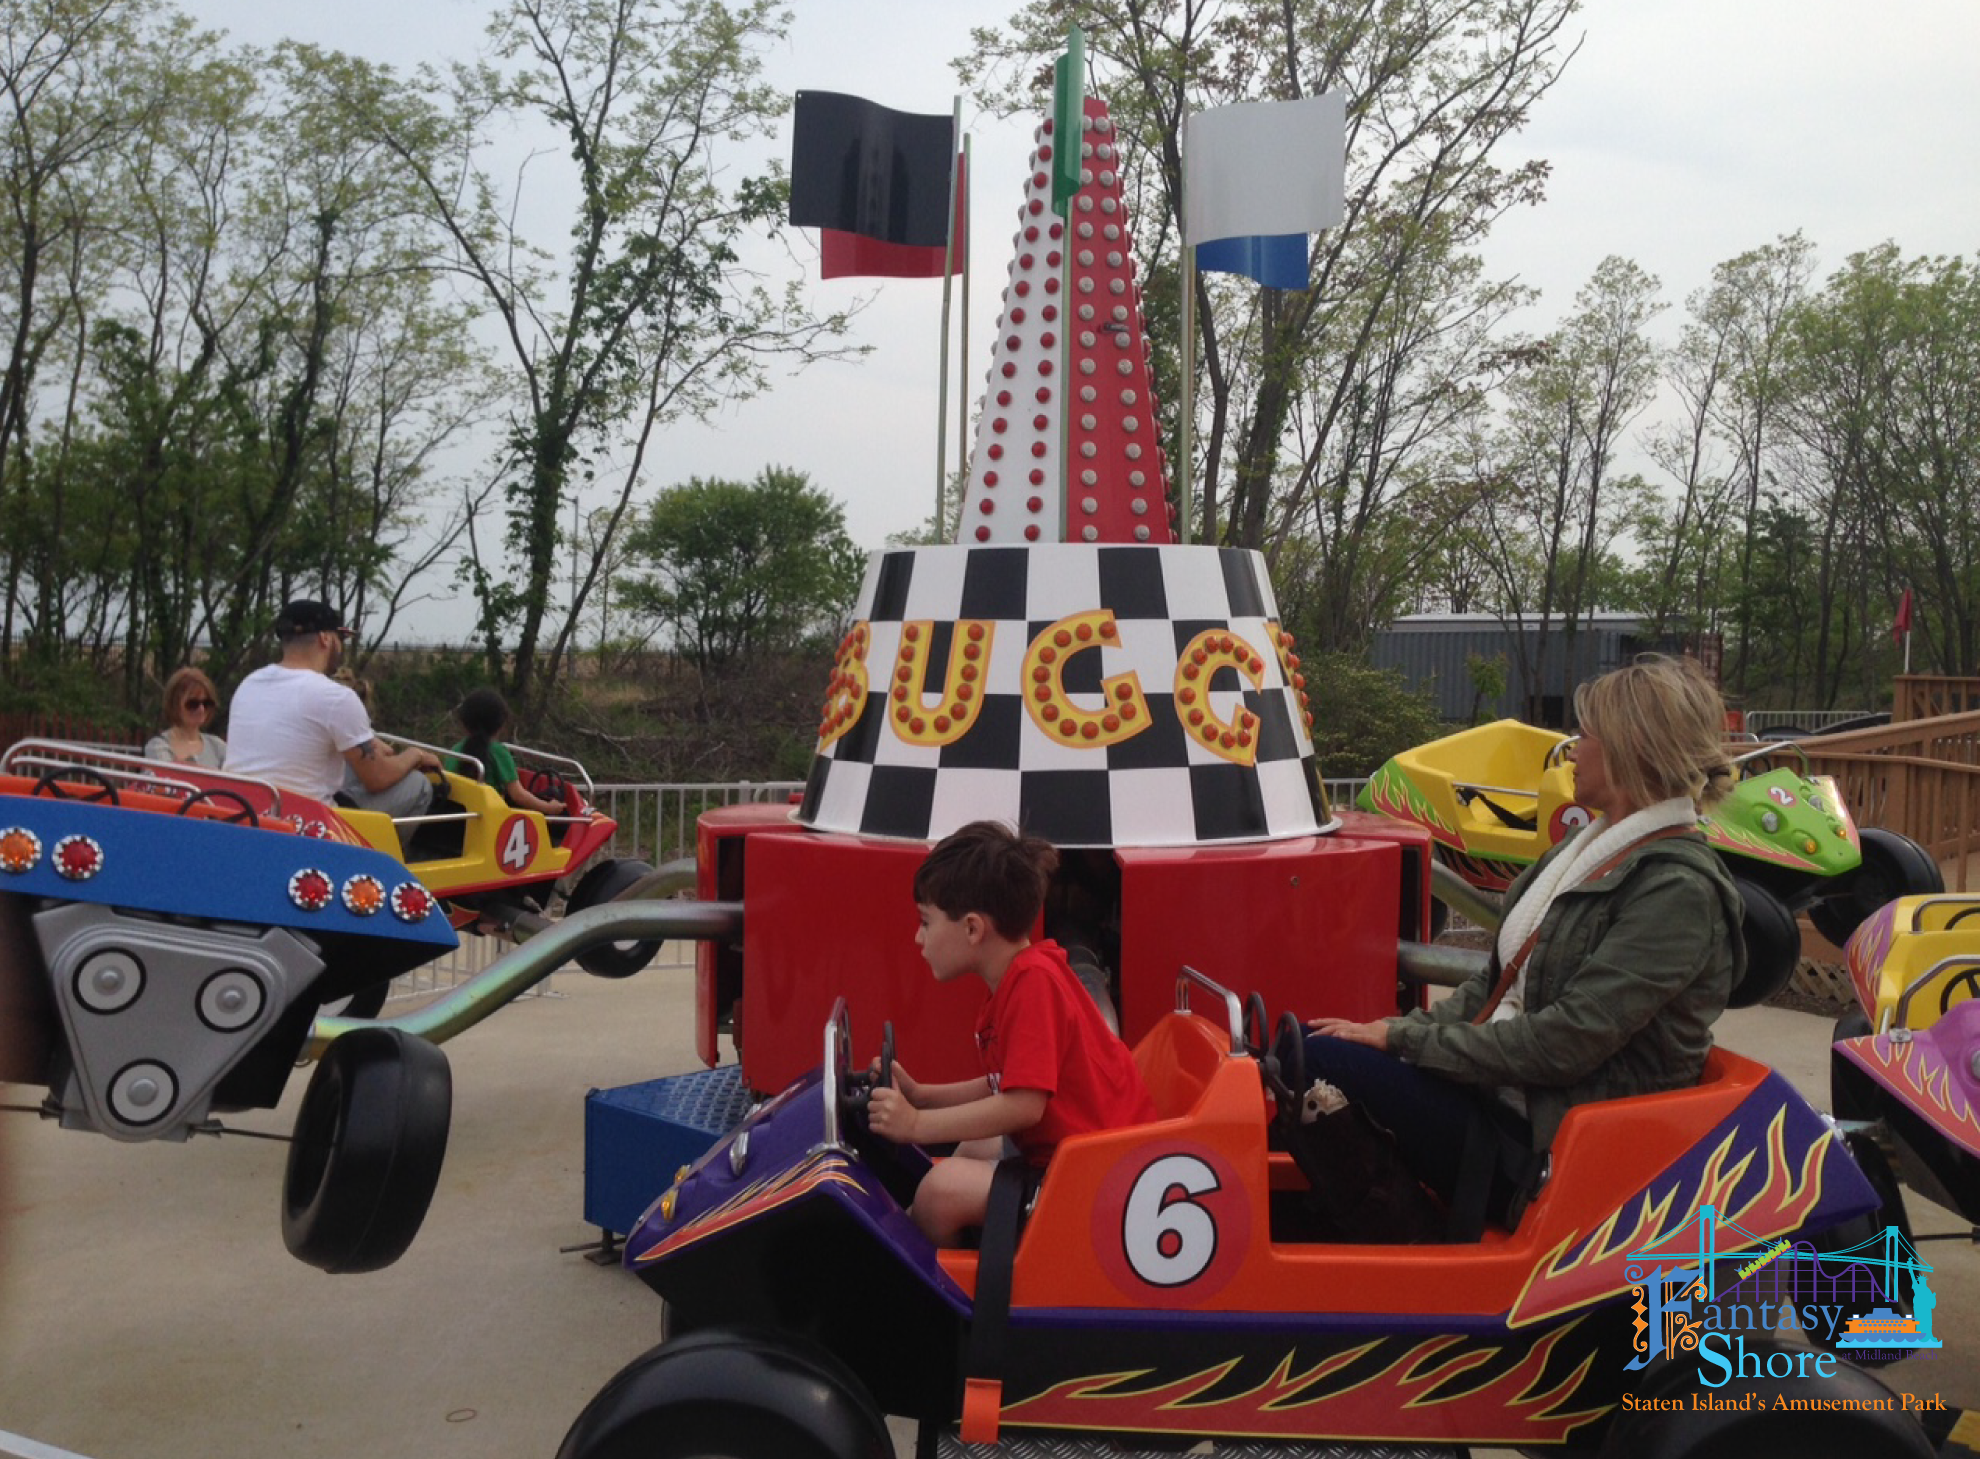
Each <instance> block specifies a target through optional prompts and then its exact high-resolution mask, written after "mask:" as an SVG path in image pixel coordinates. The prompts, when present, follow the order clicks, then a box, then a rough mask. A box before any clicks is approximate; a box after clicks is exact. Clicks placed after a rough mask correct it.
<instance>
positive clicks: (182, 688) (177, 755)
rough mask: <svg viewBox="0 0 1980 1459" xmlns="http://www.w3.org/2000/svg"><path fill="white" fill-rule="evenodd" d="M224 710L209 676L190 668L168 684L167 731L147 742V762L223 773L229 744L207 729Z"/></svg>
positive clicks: (166, 697)
mask: <svg viewBox="0 0 1980 1459" xmlns="http://www.w3.org/2000/svg"><path fill="white" fill-rule="evenodd" d="M219 708H220V696H219V695H218V694H216V693H215V692H214V689H213V681H212V680H211V679H209V678H207V677H206V675H205V673H204V672H203V671H201V670H199V669H195V668H193V667H191V666H190V665H188V666H187V667H185V668H183V669H179V670H177V671H175V672H174V673H173V675H172V677H171V678H169V679H167V680H166V681H165V728H164V730H163V732H161V733H159V734H155V735H153V736H152V737H151V738H150V739H148V740H146V741H145V744H144V753H145V758H147V759H150V760H171V761H174V762H176V763H178V764H180V765H202V766H204V767H205V768H207V769H208V770H218V769H221V768H222V767H223V766H224V765H225V764H226V761H227V742H226V741H225V740H223V739H221V738H220V736H218V735H216V734H209V733H207V731H206V726H207V725H209V724H211V723H213V716H214V715H215V714H216V713H217V712H218V710H219Z"/></svg>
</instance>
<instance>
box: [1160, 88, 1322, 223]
mask: <svg viewBox="0 0 1980 1459" xmlns="http://www.w3.org/2000/svg"><path fill="white" fill-rule="evenodd" d="M1346 171H1347V100H1346V98H1345V97H1344V96H1342V95H1341V93H1340V92H1338V91H1330V92H1328V93H1327V94H1326V95H1324V96H1315V97H1310V98H1308V99H1306V100H1304V101H1246V102H1239V103H1238V104H1236V105H1235V106H1220V107H1217V108H1215V109H1213V110H1211V111H1203V112H1198V113H1196V114H1195V115H1194V116H1192V117H1190V118H1189V120H1188V122H1187V123H1186V125H1185V130H1184V132H1183V235H1184V237H1185V238H1186V239H1187V241H1188V242H1190V243H1211V242H1214V241H1215V240H1217V239H1219V238H1248V237H1251V236H1253V235H1259V234H1263V235H1267V236H1270V235H1273V234H1285V233H1318V232H1319V231H1320V230H1321V229H1323V228H1332V227H1336V226H1338V225H1339V223H1340V221H1341V217H1342V214H1343V202H1342V189H1343V186H1344V178H1345V173H1346Z"/></svg>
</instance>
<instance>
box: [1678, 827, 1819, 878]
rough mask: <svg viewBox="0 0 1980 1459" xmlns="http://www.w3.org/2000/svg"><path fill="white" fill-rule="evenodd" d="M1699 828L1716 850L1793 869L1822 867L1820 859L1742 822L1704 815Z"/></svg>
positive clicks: (1814, 869) (1816, 869) (1803, 869)
mask: <svg viewBox="0 0 1980 1459" xmlns="http://www.w3.org/2000/svg"><path fill="white" fill-rule="evenodd" d="M1698 829H1699V830H1701V831H1703V832H1704V833H1705V840H1706V843H1707V844H1708V845H1710V846H1712V847H1714V848H1715V849H1718V850H1722V851H1731V852H1734V853H1735V854H1737V855H1740V856H1750V857H1752V858H1753V859H1754V860H1755V861H1771V862H1773V863H1774V864H1775V865H1776V866H1791V867H1793V868H1794V869H1795V870H1796V871H1813V872H1820V871H1821V870H1822V864H1821V863H1820V862H1819V861H1815V860H1813V859H1812V858H1810V857H1806V856H1797V855H1796V854H1795V853H1794V852H1792V851H1790V850H1788V849H1787V847H1785V846H1782V845H1779V844H1777V843H1775V842H1773V841H1768V840H1765V839H1763V838H1762V837H1759V836H1756V835H1754V834H1753V833H1752V832H1751V831H1748V830H1747V829H1746V828H1745V827H1743V826H1730V825H1727V824H1726V823H1725V822H1724V821H1721V820H1718V819H1716V818H1714V817H1711V816H1707V817H1706V818H1705V819H1703V820H1701V821H1700V822H1699V823H1698Z"/></svg>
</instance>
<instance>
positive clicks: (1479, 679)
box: [1464, 650, 1512, 724]
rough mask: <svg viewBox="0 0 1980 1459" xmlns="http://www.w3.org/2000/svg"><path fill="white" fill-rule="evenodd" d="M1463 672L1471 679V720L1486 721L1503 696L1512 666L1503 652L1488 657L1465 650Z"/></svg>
mask: <svg viewBox="0 0 1980 1459" xmlns="http://www.w3.org/2000/svg"><path fill="white" fill-rule="evenodd" d="M1464 674H1465V677H1466V678H1467V679H1469V680H1471V722H1472V723H1473V724H1485V723H1488V722H1489V721H1490V720H1492V719H1493V718H1495V717H1496V712H1497V706H1498V704H1499V701H1500V700H1502V699H1504V698H1505V695H1506V684H1507V683H1508V682H1509V680H1510V679H1511V676H1512V666H1511V665H1510V664H1508V663H1507V662H1506V656H1505V655H1504V654H1493V655H1492V657H1490V658H1489V659H1488V658H1486V657H1485V655H1483V654H1481V653H1472V652H1470V651H1469V650H1467V651H1466V653H1465V656H1464ZM1488 706H1489V707H1488Z"/></svg>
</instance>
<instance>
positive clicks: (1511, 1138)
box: [1306, 1033, 1535, 1220]
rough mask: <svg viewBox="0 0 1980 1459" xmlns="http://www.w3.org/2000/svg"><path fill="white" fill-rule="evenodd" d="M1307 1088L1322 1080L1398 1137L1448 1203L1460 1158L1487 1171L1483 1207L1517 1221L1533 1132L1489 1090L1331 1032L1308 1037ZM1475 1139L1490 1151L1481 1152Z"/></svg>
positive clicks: (1419, 1172)
mask: <svg viewBox="0 0 1980 1459" xmlns="http://www.w3.org/2000/svg"><path fill="white" fill-rule="evenodd" d="M1306 1078H1307V1082H1308V1084H1311V1083H1312V1081H1313V1080H1315V1079H1325V1080H1326V1081H1327V1082H1328V1083H1329V1084H1332V1085H1335V1086H1336V1087H1338V1088H1339V1089H1340V1091H1341V1093H1343V1094H1345V1095H1346V1096H1347V1097H1348V1099H1349V1100H1350V1101H1351V1102H1353V1103H1355V1104H1358V1105H1360V1106H1361V1107H1362V1109H1363V1110H1364V1111H1365V1112H1366V1113H1367V1114H1368V1115H1369V1116H1370V1117H1371V1118H1373V1119H1374V1121H1375V1122H1376V1123H1377V1124H1379V1125H1382V1126H1384V1127H1385V1128H1387V1129H1388V1130H1389V1131H1390V1132H1391V1133H1392V1134H1393V1135H1394V1136H1395V1137H1396V1147H1397V1150H1398V1151H1399V1153H1400V1154H1401V1155H1402V1158H1403V1163H1404V1164H1405V1165H1407V1166H1408V1167H1409V1172H1410V1174H1411V1175H1414V1176H1415V1177H1416V1178H1417V1179H1418V1180H1419V1181H1421V1182H1422V1183H1423V1184H1424V1185H1426V1186H1428V1187H1429V1188H1430V1189H1431V1190H1432V1191H1434V1192H1436V1194H1437V1195H1438V1196H1439V1197H1440V1198H1441V1199H1442V1200H1443V1201H1444V1202H1445V1203H1446V1204H1447V1205H1448V1204H1452V1203H1453V1202H1454V1201H1455V1200H1456V1198H1457V1193H1458V1183H1459V1176H1460V1173H1461V1172H1462V1171H1463V1169H1464V1164H1465V1154H1466V1151H1467V1150H1470V1151H1471V1153H1472V1157H1473V1160H1474V1162H1478V1161H1487V1160H1489V1162H1490V1164H1489V1166H1484V1167H1481V1168H1485V1169H1489V1170H1490V1171H1491V1172H1492V1184H1491V1189H1490V1195H1489V1198H1488V1200H1487V1205H1486V1209H1487V1210H1488V1211H1489V1212H1491V1214H1493V1215H1494V1216H1496V1217H1498V1218H1499V1219H1501V1220H1504V1219H1506V1217H1507V1216H1508V1215H1510V1216H1512V1217H1514V1218H1517V1215H1518V1209H1517V1208H1518V1206H1519V1205H1520V1204H1521V1203H1522V1196H1521V1190H1522V1187H1523V1186H1524V1185H1525V1184H1526V1182H1527V1180H1528V1177H1529V1175H1530V1170H1531V1166H1532V1165H1533V1164H1534V1163H1535V1162H1534V1161H1533V1160H1532V1157H1531V1152H1532V1147H1533V1130H1532V1127H1531V1126H1530V1125H1528V1124H1527V1122H1526V1118H1525V1116H1523V1115H1521V1114H1520V1113H1519V1112H1518V1111H1517V1110H1515V1109H1513V1108H1512V1107H1511V1106H1510V1105H1508V1104H1506V1103H1505V1102H1504V1101H1503V1100H1501V1099H1499V1098H1498V1097H1497V1096H1496V1095H1494V1094H1493V1092H1492V1091H1491V1090H1489V1089H1481V1088H1478V1087H1475V1086H1472V1085H1466V1084H1455V1083H1452V1082H1451V1081H1450V1080H1448V1079H1445V1078H1442V1077H1441V1076H1439V1075H1436V1074H1427V1073H1425V1072H1424V1071H1423V1070H1421V1069H1419V1068H1417V1067H1416V1066H1415V1065H1414V1064H1407V1063H1404V1062H1403V1061H1402V1060H1401V1059H1398V1058H1397V1057H1396V1056H1395V1055H1394V1054H1387V1053H1383V1052H1382V1051H1381V1050H1379V1049H1371V1048H1369V1047H1368V1045H1366V1044H1356V1043H1350V1042H1349V1041H1348V1040H1346V1039H1337V1038H1334V1037H1332V1036H1331V1035H1328V1034H1319V1033H1316V1034H1309V1035H1307V1039H1306ZM1479 1142H1485V1144H1486V1145H1487V1146H1490V1147H1495V1148H1480V1145H1479Z"/></svg>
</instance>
